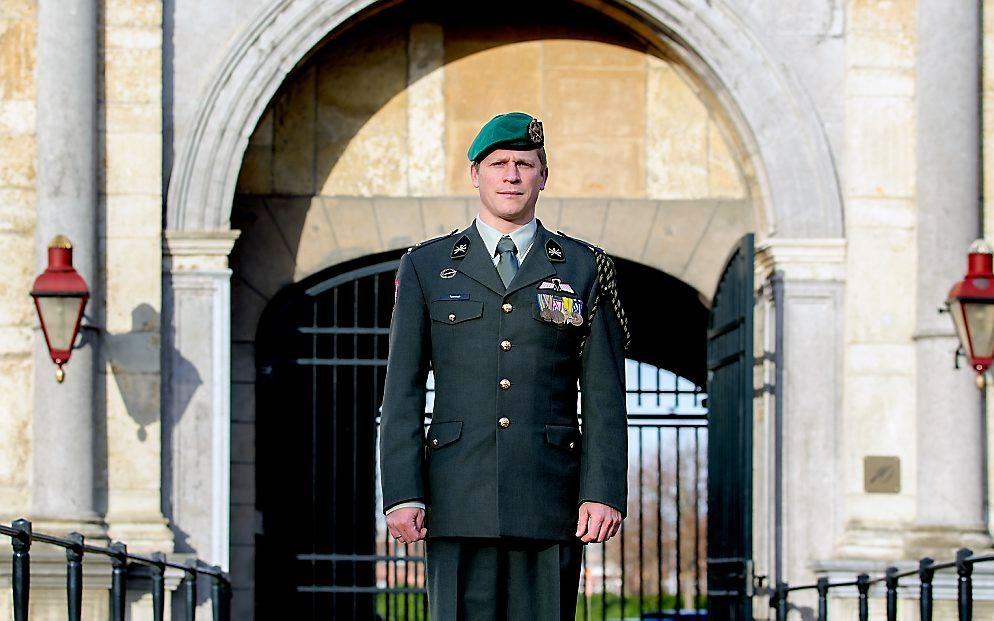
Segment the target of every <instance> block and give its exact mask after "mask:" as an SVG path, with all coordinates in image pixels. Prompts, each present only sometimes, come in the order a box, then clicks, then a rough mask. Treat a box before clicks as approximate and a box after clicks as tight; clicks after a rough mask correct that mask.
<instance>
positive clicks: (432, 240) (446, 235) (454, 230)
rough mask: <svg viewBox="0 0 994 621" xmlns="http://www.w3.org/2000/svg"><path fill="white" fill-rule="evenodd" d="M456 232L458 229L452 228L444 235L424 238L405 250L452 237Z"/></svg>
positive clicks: (415, 248)
mask: <svg viewBox="0 0 994 621" xmlns="http://www.w3.org/2000/svg"><path fill="white" fill-rule="evenodd" d="M458 232H459V229H452V232H450V233H446V234H445V235H439V236H438V237H432V238H431V239H426V240H424V241H423V242H421V243H418V244H415V245H413V246H411V247H410V248H408V249H407V251H408V252H412V251H414V250H417V249H418V248H421V247H423V246H427V245H429V244H434V243H435V242H437V241H441V240H443V239H448V238H449V237H452V236H453V235H455V234H456V233H458Z"/></svg>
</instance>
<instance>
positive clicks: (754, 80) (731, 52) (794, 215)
mask: <svg viewBox="0 0 994 621" xmlns="http://www.w3.org/2000/svg"><path fill="white" fill-rule="evenodd" d="M389 4H390V3H384V2H376V1H375V0H352V1H351V2H349V1H341V0H338V1H331V2H321V1H319V0H282V1H281V2H278V3H276V4H274V5H272V6H270V7H269V8H267V9H266V10H265V11H263V12H262V13H261V14H260V15H258V16H257V17H256V19H255V20H253V22H252V23H253V26H252V27H251V28H249V29H247V30H246V31H245V32H244V33H243V35H242V37H241V38H240V39H239V40H238V41H237V42H236V43H235V44H234V45H233V46H232V47H231V48H230V51H229V53H228V54H227V56H226V57H225V61H224V62H223V63H222V65H221V69H220V70H219V71H218V74H217V76H216V77H215V79H214V80H213V81H212V86H211V87H210V89H209V90H208V93H207V95H206V96H205V97H204V99H203V101H202V102H201V104H200V106H199V109H198V112H197V114H196V116H195V118H196V121H195V123H194V126H193V127H194V129H193V130H192V131H191V132H190V134H189V135H188V136H187V137H186V140H185V141H184V144H183V145H182V147H181V149H180V150H179V151H178V153H177V157H176V160H175V165H174V171H173V174H172V176H171V178H170V184H169V194H168V200H167V214H166V225H167V229H169V230H172V231H220V230H226V229H227V228H228V227H229V219H230V214H231V205H232V198H233V195H234V189H235V184H236V182H237V178H238V172H239V170H240V168H241V162H242V156H243V154H244V152H245V148H246V146H247V144H248V137H249V134H250V133H251V131H252V129H253V128H255V126H256V124H257V123H258V121H259V119H260V117H261V116H262V113H263V111H264V110H265V108H266V105H267V104H268V102H269V101H270V100H271V99H272V97H273V96H274V95H275V93H276V92H277V90H278V89H279V87H280V85H281V84H282V83H283V81H284V79H285V78H286V76H287V75H288V74H289V73H290V71H291V70H292V69H293V68H294V67H295V66H296V65H297V64H298V63H299V62H300V60H301V59H303V58H305V57H306V56H307V54H308V53H309V52H310V51H311V50H312V49H314V48H315V46H317V45H318V43H319V42H320V41H321V40H322V39H323V38H324V37H326V36H327V35H328V34H329V33H331V32H332V31H334V30H335V29H336V28H337V27H339V26H341V25H342V24H343V23H345V21H346V20H347V19H349V18H352V17H353V16H355V15H357V14H358V13H359V12H360V11H375V10H377V9H380V8H383V7H384V6H387V5H389ZM596 6H597V8H598V9H600V10H602V11H603V12H605V13H607V14H608V15H610V16H611V17H613V18H615V19H618V20H619V21H622V22H623V23H626V24H628V25H630V26H632V27H633V28H635V29H636V30H637V31H639V32H640V33H641V34H642V35H643V36H648V37H651V38H652V39H655V40H656V41H659V42H660V43H663V44H665V46H666V47H667V48H668V49H670V50H672V51H673V52H675V53H676V54H677V55H678V56H679V57H680V59H681V60H682V61H683V62H684V63H686V64H687V65H688V66H689V67H690V68H691V69H692V70H693V71H694V72H695V73H696V75H697V76H698V77H699V78H700V79H701V80H702V81H703V83H704V84H705V85H706V86H707V87H708V88H709V89H710V91H711V92H712V93H714V94H715V96H717V97H718V98H719V100H720V101H721V103H722V105H723V106H724V107H725V109H726V110H727V111H728V112H729V115H730V117H731V119H732V122H733V124H734V128H735V130H736V131H737V133H738V135H739V136H740V137H741V139H742V140H743V141H744V142H745V144H744V148H745V151H746V152H747V153H749V154H751V156H752V165H753V167H754V168H755V178H756V180H757V185H758V190H759V192H758V193H759V196H760V197H761V198H762V203H763V213H764V216H765V217H764V219H765V220H766V221H765V222H764V227H763V228H764V229H765V230H764V231H763V232H764V233H765V234H767V235H770V236H773V235H777V236H780V237H788V238H805V237H839V236H841V235H842V208H841V194H840V191H839V187H838V180H837V176H836V171H835V165H834V162H833V160H832V156H831V153H830V148H829V145H828V142H827V139H826V137H825V135H824V133H823V128H822V124H821V122H820V121H819V119H818V116H817V113H816V111H815V110H814V108H813V106H812V105H811V104H810V102H809V101H808V100H807V99H806V98H805V96H804V95H803V94H802V92H801V91H800V88H799V87H798V86H797V85H796V82H795V80H794V78H793V77H792V76H791V75H789V73H788V72H787V71H786V69H784V68H783V67H782V66H781V65H779V64H777V63H776V62H775V61H774V60H773V59H772V58H771V57H770V56H769V54H768V53H767V52H766V51H765V50H764V49H763V47H762V45H761V44H760V43H759V41H758V39H757V37H756V36H755V34H754V33H752V32H751V31H750V30H749V29H748V28H746V26H745V25H744V24H743V22H742V21H741V20H740V19H739V18H738V17H737V16H736V15H735V13H734V12H733V11H732V10H731V9H730V8H729V7H727V6H726V5H725V3H711V2H708V1H707V0H691V1H684V0H640V1H619V2H617V3H611V4H607V3H597V5H596ZM743 76H748V79H744V78H743ZM770 102H776V103H777V105H775V106H771V105H770ZM788 214H789V217H788Z"/></svg>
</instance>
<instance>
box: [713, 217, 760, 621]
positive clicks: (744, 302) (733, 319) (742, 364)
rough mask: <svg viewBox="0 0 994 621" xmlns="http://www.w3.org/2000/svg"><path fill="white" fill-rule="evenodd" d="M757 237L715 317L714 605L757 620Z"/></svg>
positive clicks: (742, 250)
mask: <svg viewBox="0 0 994 621" xmlns="http://www.w3.org/2000/svg"><path fill="white" fill-rule="evenodd" d="M753 244H754V238H753V235H752V234H749V235H746V236H745V237H743V238H742V240H741V241H740V242H739V244H738V246H736V248H735V250H734V251H733V253H732V255H731V258H729V260H728V263H727V264H726V265H725V271H724V273H723V274H722V277H721V280H720V281H719V282H718V288H717V290H716V292H715V296H714V302H713V305H712V309H711V318H710V321H709V322H708V358H707V363H708V394H709V396H710V402H709V406H710V419H709V442H708V464H709V469H708V477H709V478H708V507H710V509H711V510H710V511H709V513H708V609H709V611H710V616H711V618H712V619H721V620H722V621H745V620H751V619H752V599H751V588H752V585H751V580H752V578H751V574H752V474H753V473H752V400H753V349H752V348H753V306H754V292H753V269H754V268H753V260H754V246H753Z"/></svg>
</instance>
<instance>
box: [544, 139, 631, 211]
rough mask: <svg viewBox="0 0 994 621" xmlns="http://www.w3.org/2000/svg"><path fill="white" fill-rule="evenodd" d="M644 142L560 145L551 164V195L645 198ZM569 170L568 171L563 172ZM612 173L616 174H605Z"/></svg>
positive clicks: (569, 143)
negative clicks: (557, 165) (559, 164)
mask: <svg viewBox="0 0 994 621" xmlns="http://www.w3.org/2000/svg"><path fill="white" fill-rule="evenodd" d="M644 152H645V147H644V145H643V142H642V141H641V140H630V141H629V140H626V141H619V142H593V141H591V142H580V141H575V142H573V141H571V142H566V143H564V144H559V145H556V150H555V158H556V160H555V161H556V162H561V163H562V167H561V168H558V169H557V168H554V167H553V164H552V163H551V161H550V164H549V170H550V174H549V184H548V185H547V186H546V189H545V192H546V194H548V195H549V196H557V197H558V196H583V197H594V196H598V197H612V198H642V197H644V196H645V168H644V166H643V165H642V156H643V153H644ZM563 169H567V170H565V171H564V170H563ZM605 170H611V171H612V174H610V175H606V174H604V171H605Z"/></svg>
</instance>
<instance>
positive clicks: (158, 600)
mask: <svg viewBox="0 0 994 621" xmlns="http://www.w3.org/2000/svg"><path fill="white" fill-rule="evenodd" d="M0 535H6V536H8V537H10V544H11V547H12V548H13V551H14V555H13V560H12V563H11V590H12V591H13V600H14V621H27V619H28V605H29V601H30V593H31V545H32V544H33V543H35V542H37V543H45V544H49V545H53V546H57V547H59V548H63V549H65V551H66V599H67V601H68V618H69V621H79V620H80V618H81V615H82V608H83V557H84V555H86V554H98V555H101V556H105V557H107V558H109V559H110V563H111V588H110V612H111V616H110V618H111V621H124V619H125V616H126V611H125V602H126V601H127V590H128V581H127V570H128V565H129V564H139V565H144V566H146V567H148V568H149V570H150V572H151V583H152V611H153V616H152V618H153V619H154V620H155V621H162V620H163V610H164V607H165V588H166V586H165V585H166V581H165V573H166V568H172V569H178V570H180V571H183V572H184V574H185V575H184V578H183V582H182V585H181V588H182V589H183V600H184V603H185V608H186V610H185V613H186V614H185V617H184V618H185V619H186V621H195V619H196V610H197V577H198V575H200V574H203V575H205V576H209V577H210V580H211V602H212V604H213V612H214V620H215V621H229V620H230V619H231V581H230V580H229V579H228V576H226V575H225V574H224V572H222V571H221V568H220V567H216V566H214V567H211V566H207V565H203V564H201V563H199V562H198V561H196V560H191V561H189V562H188V563H187V564H185V565H181V564H179V563H174V562H171V561H168V560H166V556H165V555H164V554H163V553H161V552H153V553H152V554H150V555H149V556H142V555H139V554H132V553H129V552H128V548H127V546H126V545H124V544H123V543H121V542H119V541H115V542H113V543H111V544H110V547H107V548H105V547H101V546H94V545H90V544H88V543H86V542H85V540H84V538H83V535H81V534H79V533H69V535H68V536H67V537H66V538H61V537H53V536H52V535H46V534H43V533H36V532H34V531H33V530H32V528H31V522H29V521H28V520H25V519H20V520H15V521H14V522H13V523H12V524H11V525H10V526H6V525H4V524H0Z"/></svg>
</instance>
